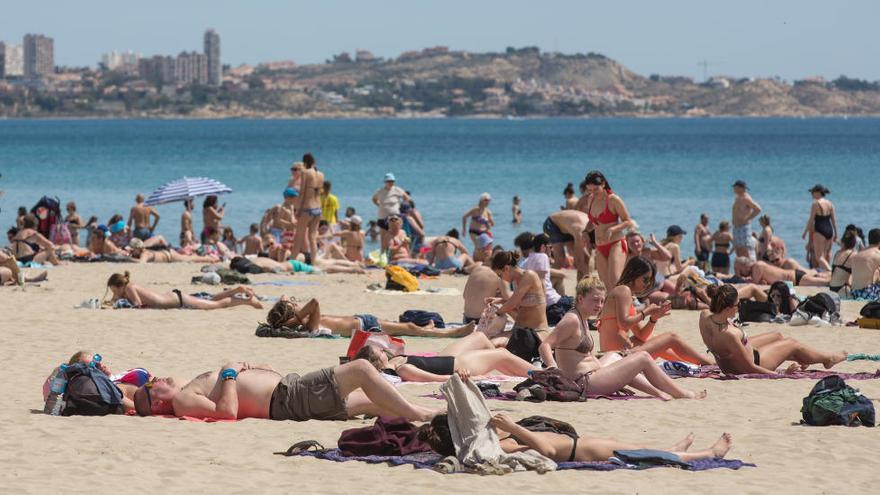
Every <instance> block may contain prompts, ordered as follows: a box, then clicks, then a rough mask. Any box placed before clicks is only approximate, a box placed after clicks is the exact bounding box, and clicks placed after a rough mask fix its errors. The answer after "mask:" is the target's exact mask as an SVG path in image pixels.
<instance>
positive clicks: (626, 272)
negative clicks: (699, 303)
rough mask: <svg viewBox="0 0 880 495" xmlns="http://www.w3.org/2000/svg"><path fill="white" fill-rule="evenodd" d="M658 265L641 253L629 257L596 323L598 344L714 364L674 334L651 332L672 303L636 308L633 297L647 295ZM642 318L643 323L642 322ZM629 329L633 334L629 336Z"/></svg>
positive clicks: (607, 348) (604, 348)
mask: <svg viewBox="0 0 880 495" xmlns="http://www.w3.org/2000/svg"><path fill="white" fill-rule="evenodd" d="M656 275H657V268H656V267H655V266H654V263H653V262H652V261H651V260H649V259H647V258H644V257H642V256H636V257H635V258H630V260H629V261H627V262H626V265H625V266H624V267H623V273H621V275H620V279H619V280H618V281H617V287H615V288H613V289H611V291H610V292H609V293H608V301H607V304H605V307H604V308H603V309H602V313H601V315H600V325H599V347H600V349H601V350H602V352H608V351H624V350H628V351H646V352H648V353H649V354H650V355H651V357H654V358H658V357H660V358H663V359H669V360H673V361H687V362H690V363H694V364H701V365H703V364H715V362H714V361H713V360H712V358H711V357H709V356H707V355H705V354H703V353H701V352H699V351H697V350H696V349H694V348H693V347H691V346H690V345H689V344H688V343H687V342H685V341H684V339H682V338H681V337H679V336H678V335H677V334H674V333H671V332H670V333H663V334H660V335H653V334H654V329H655V327H656V325H657V322H658V321H659V320H660V318H663V317H665V316H668V315H669V311H670V310H671V309H672V303H669V302H667V303H665V304H663V305H657V304H648V305H646V306H644V307H643V308H642V309H639V310H636V308H635V306H634V305H633V297H646V296H647V295H648V294H649V293H650V292H651V291H652V290H653V288H654V284H655V279H656ZM643 320H647V321H645V323H642V321H643ZM630 332H632V337H630V336H629V334H630Z"/></svg>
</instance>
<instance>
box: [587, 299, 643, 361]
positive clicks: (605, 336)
mask: <svg viewBox="0 0 880 495" xmlns="http://www.w3.org/2000/svg"><path fill="white" fill-rule="evenodd" d="M628 313H629V316H635V314H636V313H637V311H636V307H635V306H630V307H629V312H628ZM609 321H614V322H615V323H614V324H613V325H611V324H609V323H608V322H609ZM637 327H638V326H636V328H637ZM619 329H620V325H618V324H617V316H613V315H605V316H602V317H600V319H599V348H600V349H601V350H602V352H608V351H622V350H623V346H622V345H620V344H619V343H618V342H617V339H615V338H614V336H615V335H617V332H618V330H619ZM652 333H654V329H653V328H651V329H650V330H648V331H644V332H642V331H639V333H638V334H637V333H636V331H635V330H634V331H633V335H635V336H636V337H637V338H638V339H639V340H641V341H642V342H646V341H647V340H648V339H649V338H650V337H651V334H652Z"/></svg>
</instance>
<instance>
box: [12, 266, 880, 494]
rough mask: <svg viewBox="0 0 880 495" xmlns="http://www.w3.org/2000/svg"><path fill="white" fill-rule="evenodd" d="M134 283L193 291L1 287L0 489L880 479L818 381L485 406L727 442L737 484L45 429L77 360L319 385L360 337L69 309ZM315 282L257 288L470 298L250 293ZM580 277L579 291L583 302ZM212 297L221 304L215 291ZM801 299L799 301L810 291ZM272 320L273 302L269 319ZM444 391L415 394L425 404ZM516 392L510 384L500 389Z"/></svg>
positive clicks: (326, 437) (75, 269) (393, 300)
mask: <svg viewBox="0 0 880 495" xmlns="http://www.w3.org/2000/svg"><path fill="white" fill-rule="evenodd" d="M122 270H130V271H131V273H132V280H133V281H134V282H136V283H138V284H141V285H145V286H148V287H151V288H154V289H157V290H160V291H168V290H171V289H173V288H180V289H182V290H184V291H189V292H197V291H199V290H203V289H204V288H205V287H204V286H192V285H191V284H190V279H191V277H193V276H195V275H197V274H198V273H199V266H198V265H192V264H173V265H161V264H160V265H131V264H120V265H114V264H103V263H95V264H68V265H64V266H60V267H54V268H51V269H50V270H49V281H48V282H44V283H42V284H40V286H38V287H34V286H28V287H26V289H25V290H22V289H19V288H12V287H4V288H2V289H0V314H2V315H3V323H2V331H0V343H2V344H0V348H2V349H3V350H4V351H5V354H6V362H7V365H6V370H7V372H6V375H5V376H4V377H3V378H2V379H0V390H2V395H3V400H2V401H0V419H2V420H0V447H2V448H0V462H2V465H3V467H4V468H3V470H2V474H0V486H2V487H3V488H2V491H3V492H7V493H13V492H15V493H47V492H50V491H58V490H59V489H66V490H70V491H77V492H79V491H92V492H95V491H98V492H105V491H108V490H112V491H113V492H114V493H144V492H146V491H147V490H150V491H152V490H157V489H162V490H165V491H166V492H169V493H181V492H190V493H207V492H210V493H282V492H284V493H290V492H296V493H358V492H361V491H365V490H369V491H376V492H378V491H391V492H397V491H400V490H401V489H402V488H403V487H406V490H407V492H410V493H441V492H462V493H471V492H483V493H498V492H501V491H502V490H503V491H506V492H537V491H542V492H545V493H575V492H578V493H583V492H585V491H588V490H589V491H596V492H602V493H635V492H648V493H673V492H678V493H680V492H681V491H682V490H687V491H689V492H702V493H722V492H726V493H730V492H734V493H796V492H805V493H818V492H825V491H831V490H834V491H835V492H847V491H849V490H859V491H867V490H868V489H869V488H868V487H869V486H870V485H871V484H873V483H874V482H876V481H877V480H878V474H877V472H876V471H875V466H876V460H875V453H876V445H877V441H878V438H880V437H878V433H880V432H878V431H877V430H875V429H868V428H844V427H827V428H810V427H804V426H798V425H797V423H798V421H799V419H800V412H799V411H800V407H801V399H802V398H803V397H804V396H805V395H806V394H807V393H808V392H809V390H810V388H811V387H812V386H813V384H814V383H815V381H814V380H738V381H718V380H709V379H702V380H699V379H683V380H682V382H683V383H684V385H685V386H686V387H687V388H690V389H707V390H708V392H709V396H708V398H707V399H706V400H703V401H689V400H681V401H674V402H669V403H664V402H661V401H658V400H633V401H609V400H593V401H588V402H586V403H553V402H547V403H543V404H532V403H519V402H517V403H513V402H498V401H490V403H489V404H490V407H493V408H494V409H495V410H499V411H502V410H503V411H510V412H511V414H512V415H513V416H514V417H521V416H527V415H531V414H542V415H546V416H551V417H556V418H559V419H562V420H565V421H569V422H571V423H572V424H573V425H574V426H575V427H576V428H577V429H578V431H579V432H580V433H581V434H582V435H586V436H591V435H592V436H602V437H615V438H618V439H620V440H627V441H633V442H639V443H645V444H648V445H651V446H656V447H664V446H668V445H671V444H672V443H673V442H675V441H677V440H679V439H681V438H683V437H684V436H685V435H687V434H688V433H689V432H691V431H693V432H694V433H695V434H696V436H697V440H696V442H695V444H694V447H699V448H702V447H704V446H706V445H709V444H711V443H712V442H714V441H715V440H716V439H717V438H718V436H719V435H720V434H721V433H722V432H724V431H727V432H730V433H731V434H732V435H733V439H734V446H733V449H732V451H731V452H730V454H729V456H728V457H730V458H734V459H742V460H744V461H747V462H751V463H755V464H757V468H744V469H741V470H739V471H731V470H723V469H720V470H713V471H708V472H697V473H692V472H685V471H680V470H676V469H654V470H649V471H642V472H635V471H616V472H610V473H598V472H588V471H579V472H578V471H565V472H557V473H550V474H546V475H537V474H534V473H516V474H512V475H508V476H503V477H479V476H476V475H446V476H444V475H440V474H437V473H434V472H431V471H427V470H414V469H412V468H411V467H408V466H404V467H395V468H391V467H386V466H384V465H367V464H363V463H356V462H351V463H344V464H342V463H332V462H329V461H319V460H315V459H308V458H286V457H283V456H279V455H273V452H279V451H284V450H286V449H287V448H288V447H289V446H290V445H291V444H293V443H294V442H296V441H300V440H306V439H314V440H318V441H319V442H321V443H322V444H323V445H324V446H326V447H333V446H335V443H336V439H337V438H338V437H339V434H340V432H341V431H342V430H344V429H347V428H353V427H359V426H363V425H367V424H371V423H372V420H369V421H363V420H353V421H348V422H318V421H310V422H303V423H296V422H275V421H268V420H253V419H248V420H244V421H240V422H236V423H215V424H204V423H194V422H186V421H179V420H173V419H161V418H139V417H125V416H112V417H97V418H93V417H70V418H58V417H51V416H47V415H44V414H42V406H43V404H42V400H41V396H40V387H41V385H42V382H43V380H44V379H45V377H46V375H47V374H48V373H49V372H50V371H51V369H52V368H53V367H54V366H55V365H57V364H58V363H61V362H63V361H66V360H67V359H68V357H69V356H70V355H71V354H73V353H74V352H75V351H77V350H79V349H88V350H91V351H94V352H99V353H101V354H102V355H104V356H105V357H106V359H107V361H108V363H109V365H110V366H111V367H112V368H113V369H114V370H123V369H127V368H130V367H135V366H142V367H145V368H147V369H148V370H150V371H151V372H152V373H153V374H157V375H159V376H166V375H173V376H179V377H181V378H184V379H187V380H188V379H190V378H192V377H194V376H195V375H197V374H199V373H201V372H203V371H207V370H209V369H215V368H218V367H220V366H221V365H222V364H223V363H224V361H225V360H228V359H241V360H247V361H248V362H251V363H262V362H265V363H269V364H271V365H273V366H274V367H275V368H276V369H278V370H279V371H282V372H300V373H302V372H307V371H311V370H315V369H318V368H321V367H325V366H328V365H332V364H335V363H337V362H338V356H340V355H342V354H344V352H345V349H346V348H347V345H348V339H338V340H324V339H299V340H286V339H261V338H257V337H255V336H254V329H255V326H256V323H257V322H258V321H259V320H262V319H264V317H265V315H266V311H265V310H262V311H257V310H254V309H251V308H248V307H238V308H234V309H231V310H221V311H187V310H168V311H157V310H91V309H74V308H73V307H74V305H76V304H78V303H80V302H82V301H83V300H84V299H88V298H91V297H98V298H100V297H102V295H103V294H104V287H105V283H106V280H107V277H108V276H109V275H110V274H111V273H113V272H114V271H122ZM280 278H283V279H286V280H303V281H309V282H316V283H317V285H304V286H295V287H275V286H257V287H255V289H256V290H257V293H258V294H260V295H265V296H279V295H281V294H288V295H293V296H296V297H298V298H310V297H317V298H319V300H320V301H321V306H322V310H323V311H325V312H327V313H329V314H337V315H350V314H354V313H373V314H375V315H377V316H379V317H380V318H385V319H396V318H397V315H399V314H400V313H402V312H403V311H404V310H406V309H430V310H433V311H437V312H439V313H441V314H442V315H443V316H444V318H445V319H446V320H447V321H456V320H459V319H460V315H461V309H462V299H461V297H456V296H446V295H424V296H423V295H400V296H388V295H380V294H372V293H367V292H365V290H364V289H365V287H366V286H367V285H368V284H369V283H371V282H377V281H381V280H383V279H384V274H383V273H382V272H381V271H372V272H371V273H370V274H368V275H344V276H343V275H316V276H297V277H290V276H280V275H258V276H255V277H252V279H253V280H254V281H265V280H272V279H280ZM573 279H574V275H573V274H572V275H571V276H570V278H569V281H568V282H569V286H570V287H572V286H573ZM465 280H466V279H465V278H464V277H450V276H443V277H441V278H439V279H437V280H430V281H426V282H423V286H425V287H449V288H458V289H461V288H462V287H463V286H464V283H465ZM211 289H214V290H216V289H217V288H216V287H214V288H209V289H207V290H211ZM802 290H803V289H801V288H799V291H802ZM267 304H271V303H267ZM861 305H862V304H861V303H855V302H845V303H844V307H843V310H842V313H843V317H844V319H845V320H847V321H848V320H852V319H853V318H855V317H856V315H857V314H858V310H859V308H860V307H861ZM697 319H698V312H687V311H674V312H673V315H672V316H671V317H670V318H666V319H664V320H662V324H661V325H660V326H659V330H658V331H660V332H663V331H668V330H674V331H676V332H678V333H679V334H681V335H683V336H684V337H685V338H686V339H687V340H688V341H689V342H691V343H692V344H694V345H699V346H700V348H702V343H701V342H700V337H699V333H698V330H697ZM771 329H772V330H779V331H781V332H783V333H784V334H786V335H791V336H795V337H796V338H797V339H799V340H801V341H802V342H804V343H807V344H809V345H812V346H815V347H818V348H822V349H845V350H847V351H849V352H863V353H869V354H878V353H880V344H878V338H880V333H878V332H877V331H873V330H863V329H857V328H846V327H833V328H816V327H789V326H787V325H770V324H752V325H751V326H750V327H749V331H750V333H755V332H759V331H765V330H771ZM446 343H447V341H444V340H441V339H419V338H409V339H407V349H408V350H410V351H436V350H439V349H440V348H442V347H443V346H444V345H446ZM876 368H878V364H877V363H873V362H869V361H858V362H849V363H844V364H842V365H839V366H838V368H837V369H838V370H839V371H845V372H856V371H874V370H875V369H876ZM850 384H851V385H853V386H855V387H856V388H859V389H860V390H861V391H862V393H864V394H865V395H866V396H868V397H870V398H878V397H880V380H868V381H858V382H855V381H854V382H851V383H850ZM438 385H439V384H431V385H418V384H410V385H404V386H402V387H401V388H400V390H401V391H402V392H403V393H404V394H405V395H406V396H407V397H409V398H412V399H413V400H414V401H416V402H418V403H420V404H423V405H429V406H441V405H442V404H441V403H440V402H439V401H436V400H433V399H428V398H421V397H419V395H422V394H426V393H428V392H431V391H434V390H436V389H437V388H438ZM504 386H505V387H506V388H510V387H511V386H512V384H509V383H508V384H505V385H504Z"/></svg>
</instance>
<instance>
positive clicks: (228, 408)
mask: <svg viewBox="0 0 880 495" xmlns="http://www.w3.org/2000/svg"><path fill="white" fill-rule="evenodd" d="M239 364H241V363H229V364H227V365H226V366H224V367H223V368H222V369H221V371H220V374H219V375H218V376H217V382H219V384H220V397H218V398H217V402H214V401H212V400H211V399H209V398H208V397H206V396H204V395H201V394H197V393H195V392H190V391H180V392H179V393H178V394H177V395H176V396H175V397H174V400H173V405H174V415H175V416H178V417H181V416H192V417H194V418H213V419H238V388H237V387H236V381H237V378H227V377H224V376H223V375H224V373H228V372H227V371H226V370H233V371H234V372H235V375H236V377H237V375H238V373H240V372H241V371H244V369H242V370H241V371H238V370H236V369H235V368H236V367H237V366H236V365H239Z"/></svg>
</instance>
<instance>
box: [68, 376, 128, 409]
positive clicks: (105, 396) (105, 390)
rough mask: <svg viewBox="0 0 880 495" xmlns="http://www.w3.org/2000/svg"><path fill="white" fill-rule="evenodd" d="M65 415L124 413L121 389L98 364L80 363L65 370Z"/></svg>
mask: <svg viewBox="0 0 880 495" xmlns="http://www.w3.org/2000/svg"><path fill="white" fill-rule="evenodd" d="M65 376H66V377H67V389H66V390H65V391H64V402H65V406H64V409H63V410H62V411H61V415H62V416H106V415H108V414H122V413H123V409H122V391H120V390H119V387H117V386H116V384H114V383H113V382H112V381H110V378H109V377H107V375H105V374H104V373H102V372H101V371H100V370H98V369H97V368H92V367H90V366H89V365H87V364H83V363H77V364H74V365H71V366H68V367H67V369H66V370H65Z"/></svg>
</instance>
